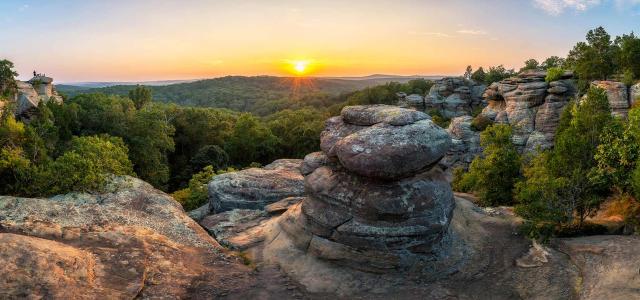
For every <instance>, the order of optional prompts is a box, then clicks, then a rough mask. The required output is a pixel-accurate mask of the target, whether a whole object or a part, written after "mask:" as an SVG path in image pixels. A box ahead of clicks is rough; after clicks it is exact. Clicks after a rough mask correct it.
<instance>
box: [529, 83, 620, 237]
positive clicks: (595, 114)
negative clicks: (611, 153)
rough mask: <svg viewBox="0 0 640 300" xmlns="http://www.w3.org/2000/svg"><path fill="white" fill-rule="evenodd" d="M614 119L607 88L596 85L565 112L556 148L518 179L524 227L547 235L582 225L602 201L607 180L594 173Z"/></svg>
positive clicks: (533, 163)
mask: <svg viewBox="0 0 640 300" xmlns="http://www.w3.org/2000/svg"><path fill="white" fill-rule="evenodd" d="M611 123H612V117H611V109H610V107H609V102H608V101H607V96H606V93H605V91H604V90H602V89H598V88H591V89H590V90H589V91H588V94H587V96H586V98H585V99H584V100H582V101H581V102H580V103H572V104H570V105H569V107H568V108H566V109H565V113H563V115H562V117H561V120H560V125H559V127H558V131H557V133H556V139H555V143H554V147H553V150H551V151H547V152H543V153H541V154H540V155H539V157H536V158H534V159H533V160H532V163H531V164H530V165H529V166H528V167H527V168H525V171H524V175H525V179H524V180H523V181H521V182H520V183H518V184H517V185H516V198H517V200H518V201H519V202H520V204H519V205H518V207H517V209H516V212H518V214H520V215H521V216H523V217H524V218H525V219H527V222H528V223H527V225H526V226H525V231H527V234H528V235H530V236H532V237H542V238H547V237H548V236H549V235H550V234H552V233H553V231H554V230H556V231H557V230H559V229H560V228H563V227H567V226H575V227H576V228H578V230H579V229H580V228H582V226H583V224H584V220H585V218H586V217H587V216H589V215H591V214H593V213H594V212H595V210H596V209H597V208H598V206H599V204H600V203H601V202H602V196H603V195H604V194H605V193H606V185H605V184H603V182H602V180H599V179H598V176H596V175H595V173H597V172H596V169H597V168H596V167H597V161H596V159H595V158H594V157H595V154H596V152H597V149H598V146H599V145H600V144H601V143H602V138H601V132H602V131H603V130H605V128H608V127H610V126H612V125H611Z"/></svg>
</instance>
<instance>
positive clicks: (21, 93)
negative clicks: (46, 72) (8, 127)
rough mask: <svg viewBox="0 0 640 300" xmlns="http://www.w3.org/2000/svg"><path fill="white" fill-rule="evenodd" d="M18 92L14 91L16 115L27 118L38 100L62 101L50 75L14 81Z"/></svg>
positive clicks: (37, 103)
mask: <svg viewBox="0 0 640 300" xmlns="http://www.w3.org/2000/svg"><path fill="white" fill-rule="evenodd" d="M16 84H17V88H18V92H17V93H16V98H15V101H16V104H17V105H16V112H15V114H16V116H20V117H23V118H29V116H30V114H31V113H33V110H35V109H36V108H37V107H38V105H39V104H40V102H48V101H55V102H57V103H62V97H61V96H60V95H59V94H58V92H57V91H56V89H55V86H54V85H53V79H52V78H50V77H44V76H37V77H34V78H32V79H31V80H29V81H27V82H24V81H16Z"/></svg>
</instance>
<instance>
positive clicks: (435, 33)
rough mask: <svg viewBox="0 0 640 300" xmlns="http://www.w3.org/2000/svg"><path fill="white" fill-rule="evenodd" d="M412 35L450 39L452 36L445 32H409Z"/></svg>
mask: <svg viewBox="0 0 640 300" xmlns="http://www.w3.org/2000/svg"><path fill="white" fill-rule="evenodd" d="M409 34H410V35H426V36H437V37H450V35H448V34H446V33H443V32H417V31H409Z"/></svg>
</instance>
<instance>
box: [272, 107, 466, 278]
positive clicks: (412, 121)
mask: <svg viewBox="0 0 640 300" xmlns="http://www.w3.org/2000/svg"><path fill="white" fill-rule="evenodd" d="M450 144H451V139H450V138H449V136H448V135H447V133H446V132H445V131H444V130H443V129H442V128H440V127H438V126H437V125H435V124H434V123H433V122H432V121H431V120H430V118H429V116H428V115H426V114H425V113H422V112H418V111H415V110H410V109H405V108H398V107H395V106H387V105H374V106H351V107H345V108H344V109H343V110H342V112H341V115H340V116H337V117H333V118H330V119H329V120H327V122H326V128H325V130H324V131H323V132H322V134H321V144H320V147H321V149H322V152H316V153H312V154H309V155H307V156H306V157H305V160H304V162H303V164H302V167H301V170H302V172H303V174H304V175H305V182H304V184H305V185H304V187H305V192H306V197H305V198H304V200H302V202H301V203H300V204H298V205H295V206H293V207H292V208H291V209H289V210H288V211H287V212H286V213H285V214H284V215H283V216H282V217H281V218H280V220H279V224H280V227H281V228H282V230H283V231H284V232H286V233H287V234H288V235H289V236H290V237H291V239H292V240H293V241H294V244H295V245H296V247H297V248H298V249H301V250H303V251H306V252H307V253H309V254H311V255H313V256H316V257H319V258H322V259H325V260H329V261H332V262H334V263H337V264H339V265H344V266H347V267H351V268H354V269H358V270H363V271H369V272H390V271H394V270H402V269H407V268H411V267H416V266H418V265H420V262H424V261H426V260H428V258H429V257H431V255H432V254H433V253H434V252H437V251H438V250H439V247H440V245H441V241H442V240H443V237H445V236H446V234H445V233H446V232H447V229H448V225H449V222H450V220H451V216H452V213H453V209H454V206H455V204H454V200H453V193H452V191H451V187H450V185H449V183H448V182H447V181H446V179H445V176H444V173H443V171H442V170H441V169H440V167H439V166H438V162H439V161H440V160H441V159H442V157H443V156H444V155H445V153H446V152H447V150H448V149H449V147H450Z"/></svg>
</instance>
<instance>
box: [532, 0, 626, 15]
mask: <svg viewBox="0 0 640 300" xmlns="http://www.w3.org/2000/svg"><path fill="white" fill-rule="evenodd" d="M616 1H628V0H616ZM632 1H635V0H632ZM533 2H534V4H535V6H536V7H538V8H540V9H542V10H544V11H545V12H546V13H548V14H550V15H552V16H557V15H560V14H562V13H563V12H565V11H566V10H574V11H585V10H587V9H589V8H591V7H594V6H597V5H599V4H600V3H601V1H600V0H533Z"/></svg>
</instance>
